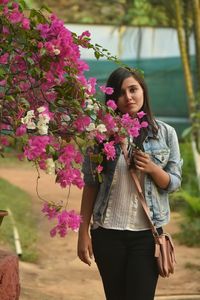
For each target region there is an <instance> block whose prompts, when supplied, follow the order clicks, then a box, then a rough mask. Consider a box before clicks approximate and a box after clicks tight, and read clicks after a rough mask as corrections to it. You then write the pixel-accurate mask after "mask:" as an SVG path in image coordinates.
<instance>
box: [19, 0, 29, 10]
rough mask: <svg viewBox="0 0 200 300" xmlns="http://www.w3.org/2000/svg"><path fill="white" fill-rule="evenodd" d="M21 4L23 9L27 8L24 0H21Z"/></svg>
mask: <svg viewBox="0 0 200 300" xmlns="http://www.w3.org/2000/svg"><path fill="white" fill-rule="evenodd" d="M19 5H20V7H21V8H22V10H24V9H27V8H28V6H27V4H26V2H25V1H24V0H19Z"/></svg>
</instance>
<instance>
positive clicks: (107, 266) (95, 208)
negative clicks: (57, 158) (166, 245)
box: [78, 68, 181, 300]
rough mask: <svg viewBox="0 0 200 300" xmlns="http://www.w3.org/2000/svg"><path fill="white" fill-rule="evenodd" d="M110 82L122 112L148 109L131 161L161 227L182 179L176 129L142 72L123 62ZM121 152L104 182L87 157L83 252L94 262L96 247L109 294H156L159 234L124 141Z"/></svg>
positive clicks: (114, 297) (128, 298)
mask: <svg viewBox="0 0 200 300" xmlns="http://www.w3.org/2000/svg"><path fill="white" fill-rule="evenodd" d="M107 86H108V87H112V88H113V89H114V93H113V95H112V99H113V100H114V101H115V102H116V104H117V108H118V112H119V113H120V114H125V113H128V114H129V115H131V116H133V117H134V116H136V114H137V113H138V112H140V111H143V112H145V113H146V115H145V120H146V121H147V122H148V124H149V126H148V129H144V130H143V132H142V133H141V134H140V138H139V139H136V140H135V141H134V142H135V144H136V145H137V146H139V147H140V150H133V151H132V154H131V161H132V162H133V163H134V170H135V172H136V173H137V175H138V177H139V179H140V182H141V185H142V187H143V192H144V195H145V198H146V202H147V205H148V207H149V210H150V217H151V219H152V221H153V223H154V224H155V226H156V228H157V230H158V232H159V233H161V232H162V226H163V225H165V224H167V223H168V222H169V217H170V210H169V202H168V193H170V192H173V191H175V190H177V189H178V188H179V187H180V184H181V159H180V152H179V145H178V139H177V135H176V133H175V130H174V129H173V128H172V127H171V126H169V125H167V124H166V123H164V122H161V121H158V120H155V119H154V118H153V115H152V112H151V108H150V105H149V99H148V91H147V87H146V84H145V82H144V80H143V78H142V76H141V74H140V73H137V72H135V71H134V70H131V69H129V68H118V69H116V70H115V71H114V72H113V73H112V74H111V75H110V77H109V79H108V81H107ZM109 98H110V96H109ZM106 100H108V99H106ZM127 147H129V146H128V145H127ZM129 148H130V147H129ZM129 152H130V151H129ZM116 153H117V157H116V159H115V160H114V161H107V162H106V167H104V173H103V182H102V183H101V184H99V183H98V181H96V180H94V178H93V176H92V174H91V162H89V158H88V157H86V159H85V162H84V165H83V173H84V180H85V187H84V190H83V195H82V204H81V215H82V216H83V223H82V224H81V227H80V230H79V239H78V256H79V258H80V259H81V260H82V261H83V262H84V263H86V264H88V265H90V264H91V258H92V255H93V253H94V257H95V261H96V263H97V266H98V269H99V272H100V275H101V277H102V281H103V286H104V291H105V295H106V299H107V300H152V299H154V294H155V289H156V284H157V280H158V270H157V266H156V261H155V258H154V250H155V245H154V238H153V235H152V232H151V230H150V226H149V223H148V221H147V218H146V216H145V214H144V211H143V208H142V207H141V204H140V202H139V200H138V198H137V193H136V190H135V186H134V183H133V181H132V179H131V177H130V173H129V170H128V167H127V164H126V162H125V159H124V156H123V153H122V151H121V147H120V145H117V147H116ZM92 215H93V224H92V228H91V237H90V234H89V227H90V221H91V216H92Z"/></svg>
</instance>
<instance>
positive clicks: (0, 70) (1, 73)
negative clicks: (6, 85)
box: [0, 68, 6, 76]
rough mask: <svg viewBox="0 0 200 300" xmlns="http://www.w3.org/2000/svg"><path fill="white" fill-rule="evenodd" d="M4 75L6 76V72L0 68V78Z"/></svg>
mask: <svg viewBox="0 0 200 300" xmlns="http://www.w3.org/2000/svg"><path fill="white" fill-rule="evenodd" d="M4 74H6V71H5V70H4V69H3V68H0V76H3V75H4Z"/></svg>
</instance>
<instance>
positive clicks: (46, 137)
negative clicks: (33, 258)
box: [0, 0, 147, 237]
mask: <svg viewBox="0 0 200 300" xmlns="http://www.w3.org/2000/svg"><path fill="white" fill-rule="evenodd" d="M81 47H84V48H88V49H90V48H92V49H93V50H94V55H95V56H96V58H97V59H98V58H99V57H101V56H106V58H107V59H110V60H116V58H115V57H112V56H111V55H110V54H109V52H108V51H107V52H106V50H105V49H102V48H101V47H100V46H99V45H92V44H91V42H90V33H89V32H88V31H86V32H83V33H82V34H81V35H80V36H77V35H76V34H75V33H73V32H71V31H70V30H69V29H67V28H66V27H65V26H64V23H63V21H61V20H59V19H58V18H57V17H56V16H55V15H54V14H51V13H50V12H48V13H47V10H45V11H44V10H43V9H41V10H35V9H32V10H28V9H27V7H26V5H25V3H24V1H17V2H16V1H9V0H0V151H1V153H3V150H4V148H5V147H7V146H10V147H17V149H18V153H19V154H20V157H21V158H22V157H23V158H26V159H28V160H29V161H32V162H34V163H35V165H36V167H37V169H38V170H39V169H42V170H45V171H46V172H47V173H49V174H55V175H56V182H57V183H58V184H60V186H61V187H62V188H66V187H70V186H71V185H76V186H77V187H78V188H82V187H83V186H84V182H83V179H82V174H81V164H82V162H83V157H84V154H85V152H86V149H87V147H88V146H90V147H91V149H93V148H94V146H95V145H99V144H101V149H102V150H101V152H100V153H99V155H98V157H95V159H97V160H98V163H97V165H98V166H97V169H96V170H94V172H96V175H98V177H99V180H101V172H102V170H103V167H102V165H101V163H102V160H103V156H105V157H106V158H107V159H108V160H110V159H111V160H112V159H114V157H115V147H114V146H115V144H116V143H119V141H120V140H121V139H122V138H124V137H125V136H127V135H132V136H134V137H135V136H137V135H138V134H139V130H140V128H141V127H142V126H143V127H144V126H147V124H146V122H141V120H140V118H141V116H140V115H139V116H138V118H135V119H133V118H131V117H130V116H129V115H128V114H127V115H123V116H119V115H117V114H116V113H115V109H116V104H115V102H114V101H113V100H112V93H113V90H112V88H109V87H105V86H99V87H98V86H97V82H96V79H95V78H89V79H87V78H86V77H85V71H87V70H88V69H89V67H88V65H87V64H86V62H84V61H83V60H81V58H80V48H81ZM97 88H98V89H99V90H101V91H102V92H103V93H106V94H109V95H110V101H108V103H107V106H105V105H104V104H102V103H101V102H100V101H98V100H97V99H96V98H95V94H96V89H97ZM111 136H112V137H113V138H112V141H110V137H111ZM42 211H43V213H44V214H45V215H46V216H47V217H48V218H49V219H55V220H56V221H57V223H56V225H55V227H53V229H52V230H51V232H50V233H51V235H52V236H55V235H56V234H57V233H58V234H59V235H60V236H62V237H63V236H65V235H66V234H67V231H68V229H72V230H77V229H78V227H79V224H80V222H81V216H79V215H78V214H76V213H75V212H74V211H67V210H66V207H65V205H63V204H62V203H53V202H48V201H46V202H45V203H44V204H43V208H42Z"/></svg>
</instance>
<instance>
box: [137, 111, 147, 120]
mask: <svg viewBox="0 0 200 300" xmlns="http://www.w3.org/2000/svg"><path fill="white" fill-rule="evenodd" d="M145 115H146V113H145V112H143V111H139V112H138V113H137V116H138V118H139V119H142V118H143V117H144V116H145Z"/></svg>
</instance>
